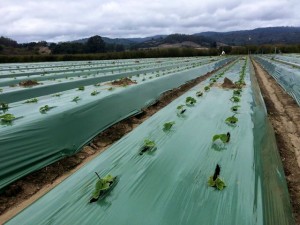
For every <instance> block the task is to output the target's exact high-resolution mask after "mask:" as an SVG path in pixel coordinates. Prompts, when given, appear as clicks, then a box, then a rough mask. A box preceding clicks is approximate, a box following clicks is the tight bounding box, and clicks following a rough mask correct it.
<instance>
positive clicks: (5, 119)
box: [0, 113, 16, 123]
mask: <svg viewBox="0 0 300 225" xmlns="http://www.w3.org/2000/svg"><path fill="white" fill-rule="evenodd" d="M15 118H16V117H15V116H14V115H13V114H10V113H7V114H4V115H1V116H0V119H1V122H5V123H11V122H12V121H13V120H14V119H15Z"/></svg>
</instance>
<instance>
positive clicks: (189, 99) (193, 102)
mask: <svg viewBox="0 0 300 225" xmlns="http://www.w3.org/2000/svg"><path fill="white" fill-rule="evenodd" d="M196 102H197V101H196V99H194V98H193V97H190V96H189V97H187V98H186V99H185V103H186V104H187V105H194V104H195V103H196Z"/></svg>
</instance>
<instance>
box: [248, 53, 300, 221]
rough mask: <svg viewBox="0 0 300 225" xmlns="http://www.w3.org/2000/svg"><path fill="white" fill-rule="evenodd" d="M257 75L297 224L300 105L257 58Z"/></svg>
mask: <svg viewBox="0 0 300 225" xmlns="http://www.w3.org/2000/svg"><path fill="white" fill-rule="evenodd" d="M252 63H253V65H254V69H255V73H256V77H257V79H258V83H259V86H260V89H261V92H262V95H263V98H264V101H265V104H266V107H267V111H268V117H269V119H270V121H271V123H272V125H273V127H274V130H275V135H276V141H277V146H278V149H279V153H280V156H281V160H282V163H283V167H284V171H285V176H286V180H287V184H288V188H289V193H290V199H291V203H292V206H293V213H294V217H295V220H296V224H299V225H300V122H299V121H300V107H299V106H298V105H297V103H296V101H295V100H294V99H293V98H292V97H291V96H290V95H288V94H287V93H286V92H285V91H284V90H283V89H282V88H281V87H280V86H279V84H278V83H277V82H276V80H274V79H273V77H272V76H270V75H269V74H268V73H267V72H266V71H265V70H264V69H263V68H262V67H261V66H260V65H259V64H258V63H257V62H256V61H254V60H253V59H252Z"/></svg>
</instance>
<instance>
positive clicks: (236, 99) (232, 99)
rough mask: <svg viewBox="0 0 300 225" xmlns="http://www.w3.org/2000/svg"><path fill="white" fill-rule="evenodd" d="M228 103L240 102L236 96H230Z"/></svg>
mask: <svg viewBox="0 0 300 225" xmlns="http://www.w3.org/2000/svg"><path fill="white" fill-rule="evenodd" d="M230 101H232V102H240V98H239V97H237V96H232V97H231V98H230Z"/></svg>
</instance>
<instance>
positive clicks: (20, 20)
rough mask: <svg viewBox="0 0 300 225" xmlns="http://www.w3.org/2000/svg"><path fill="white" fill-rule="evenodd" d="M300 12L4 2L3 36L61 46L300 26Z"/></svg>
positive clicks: (242, 6) (88, 0) (279, 1)
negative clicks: (104, 38) (94, 40)
mask: <svg viewBox="0 0 300 225" xmlns="http://www.w3.org/2000/svg"><path fill="white" fill-rule="evenodd" d="M299 11H300V1H298V0H252V1H249V0H242V1H241V0H227V1H223V0H210V1H206V2H204V1H196V0H189V1H183V0H173V1H167V0H140V1H137V0H114V1H109V0H101V1H100V0H84V1H83V0H77V1H72V0H40V1H37V0H26V1H24V0H3V1H1V2H0V18H1V20H0V35H3V36H7V37H10V38H13V39H15V40H17V41H19V42H28V41H39V40H46V41H55V42H58V41H68V40H74V39H79V38H83V37H89V36H91V35H95V34H98V35H101V36H107V37H145V36H150V35H156V34H170V33H188V34H192V33H198V32H202V31H229V30H240V29H253V28H256V27H266V26H300V13H298V12H299Z"/></svg>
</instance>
